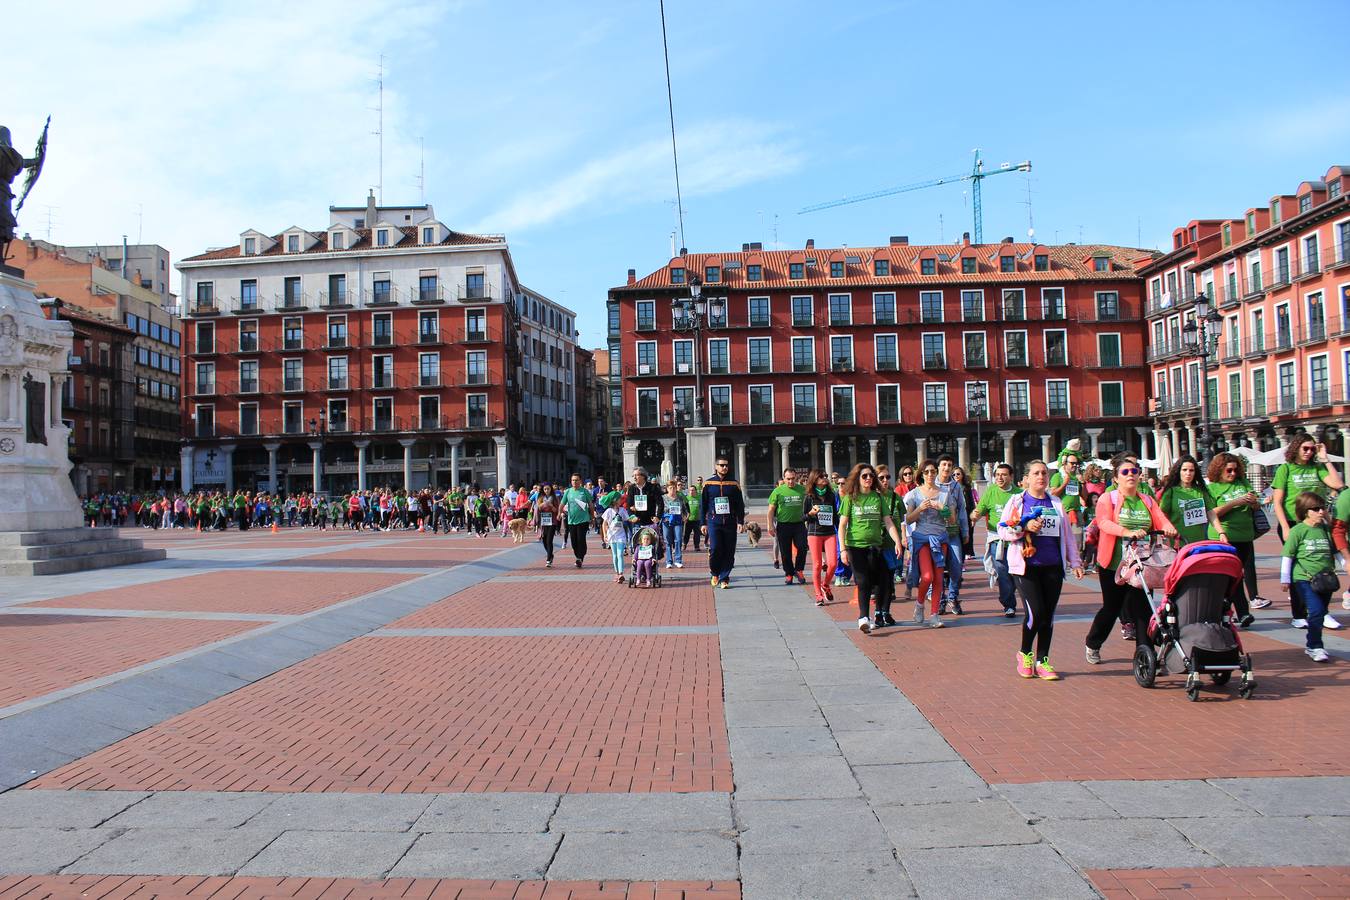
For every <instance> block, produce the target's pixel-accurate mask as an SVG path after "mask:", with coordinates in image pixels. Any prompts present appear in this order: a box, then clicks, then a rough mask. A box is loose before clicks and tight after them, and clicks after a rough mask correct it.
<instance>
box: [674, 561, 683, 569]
mask: <svg viewBox="0 0 1350 900" xmlns="http://www.w3.org/2000/svg"><path fill="white" fill-rule="evenodd" d="M675 568H677V569H683V568H684V563H682V562H678V563H676V564H675Z"/></svg>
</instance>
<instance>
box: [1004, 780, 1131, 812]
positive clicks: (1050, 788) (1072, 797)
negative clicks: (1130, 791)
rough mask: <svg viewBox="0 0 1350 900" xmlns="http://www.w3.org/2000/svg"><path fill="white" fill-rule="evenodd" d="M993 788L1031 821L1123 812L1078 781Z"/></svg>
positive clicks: (1008, 785)
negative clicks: (1104, 801)
mask: <svg viewBox="0 0 1350 900" xmlns="http://www.w3.org/2000/svg"><path fill="white" fill-rule="evenodd" d="M993 788H994V790H995V791H997V792H998V793H999V794H1000V795H1002V796H1003V798H1004V799H1005V800H1007V801H1008V802H1009V803H1011V804H1012V805H1013V806H1014V807H1016V809H1017V811H1018V812H1020V813H1021V814H1022V815H1023V816H1025V817H1026V818H1027V819H1029V820H1031V821H1038V820H1040V819H1116V818H1119V817H1120V813H1118V812H1116V811H1115V810H1114V809H1112V808H1111V807H1109V806H1107V805H1106V804H1105V803H1103V802H1102V799H1101V798H1100V797H1098V796H1097V795H1096V794H1094V793H1092V791H1089V790H1088V789H1087V788H1085V787H1083V785H1082V784H1080V783H1079V782H1077V781H1044V782H1038V783H1034V784H996V785H993Z"/></svg>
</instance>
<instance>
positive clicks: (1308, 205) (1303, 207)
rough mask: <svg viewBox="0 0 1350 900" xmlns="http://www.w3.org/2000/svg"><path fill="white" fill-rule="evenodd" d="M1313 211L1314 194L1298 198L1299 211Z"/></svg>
mask: <svg viewBox="0 0 1350 900" xmlns="http://www.w3.org/2000/svg"><path fill="white" fill-rule="evenodd" d="M1310 209H1312V194H1304V195H1303V196H1302V197H1299V198H1298V211H1299V212H1301V213H1305V212H1307V211H1308V210H1310Z"/></svg>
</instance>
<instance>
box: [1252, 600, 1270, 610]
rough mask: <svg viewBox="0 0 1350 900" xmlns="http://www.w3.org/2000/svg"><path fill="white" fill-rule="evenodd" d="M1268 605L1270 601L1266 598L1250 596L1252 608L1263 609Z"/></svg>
mask: <svg viewBox="0 0 1350 900" xmlns="http://www.w3.org/2000/svg"><path fill="white" fill-rule="evenodd" d="M1269 605H1270V601H1269V600H1267V599H1266V598H1265V597H1253V598H1252V609H1265V608H1266V607H1267V606H1269Z"/></svg>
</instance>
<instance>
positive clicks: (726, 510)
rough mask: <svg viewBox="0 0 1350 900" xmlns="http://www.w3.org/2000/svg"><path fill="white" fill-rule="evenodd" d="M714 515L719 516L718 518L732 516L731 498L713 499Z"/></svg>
mask: <svg viewBox="0 0 1350 900" xmlns="http://www.w3.org/2000/svg"><path fill="white" fill-rule="evenodd" d="M713 515H717V516H729V515H731V498H730V497H714V498H713Z"/></svg>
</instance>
